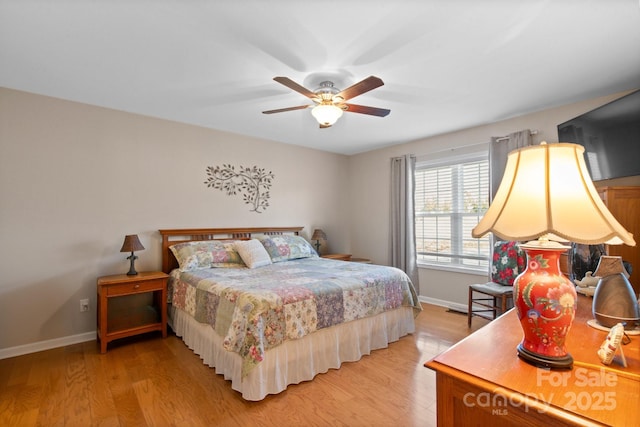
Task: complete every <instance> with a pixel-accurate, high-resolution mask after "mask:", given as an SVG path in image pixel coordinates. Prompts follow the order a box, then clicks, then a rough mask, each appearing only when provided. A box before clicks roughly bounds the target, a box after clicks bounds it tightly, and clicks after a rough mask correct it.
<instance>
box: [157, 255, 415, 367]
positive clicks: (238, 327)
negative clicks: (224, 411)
mask: <svg viewBox="0 0 640 427" xmlns="http://www.w3.org/2000/svg"><path fill="white" fill-rule="evenodd" d="M169 297H170V299H171V303H172V304H173V305H174V306H175V307H177V308H180V309H182V310H183V311H185V312H187V313H188V314H189V315H191V316H193V317H194V318H195V319H196V320H197V321H198V322H201V323H208V324H210V325H211V327H212V328H213V329H214V330H215V331H216V332H217V333H218V334H219V335H220V336H221V337H223V343H224V344H223V345H224V348H225V349H226V350H229V351H234V352H236V353H238V354H239V355H240V356H241V357H242V360H243V369H242V375H243V377H244V376H246V374H248V373H249V372H250V371H251V369H252V368H254V367H255V366H257V364H258V363H260V361H262V359H263V357H264V353H265V351H266V350H268V349H269V348H273V347H275V346H277V345H279V344H281V343H283V342H284V341H285V340H292V339H298V338H302V337H304V336H306V335H308V334H310V333H312V332H314V331H316V330H318V329H322V328H328V327H330V326H334V325H338V324H341V323H345V322H349V321H351V320H355V319H361V318H364V317H367V316H374V315H376V314H379V313H382V312H383V311H389V310H394V309H396V308H399V307H401V306H408V307H412V308H413V309H414V314H415V315H417V314H418V313H419V312H420V310H422V308H421V306H420V303H419V302H418V297H417V294H416V291H415V288H414V286H413V284H412V283H411V281H410V279H409V277H408V276H407V275H406V274H405V273H404V272H403V271H402V270H399V269H397V268H393V267H386V266H379V265H371V264H361V263H355V262H344V261H336V260H331V259H325V258H318V257H314V258H305V259H298V260H292V261H284V262H278V263H274V264H270V265H267V266H264V267H260V268H254V269H249V268H208V269H202V270H192V271H184V272H180V271H178V270H175V271H174V272H172V274H171V278H170V280H169Z"/></svg>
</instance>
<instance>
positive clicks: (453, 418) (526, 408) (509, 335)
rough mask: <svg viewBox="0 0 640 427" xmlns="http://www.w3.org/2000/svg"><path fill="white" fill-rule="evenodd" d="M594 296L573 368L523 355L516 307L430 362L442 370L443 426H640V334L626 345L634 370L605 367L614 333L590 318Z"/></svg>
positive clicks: (578, 328)
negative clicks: (603, 350)
mask: <svg viewBox="0 0 640 427" xmlns="http://www.w3.org/2000/svg"><path fill="white" fill-rule="evenodd" d="M591 302H592V299H591V298H589V297H585V296H582V295H580V296H579V297H578V311H577V313H576V320H575V321H574V323H573V325H572V327H571V330H570V332H569V335H568V337H567V348H568V350H569V353H570V354H571V355H572V356H573V358H574V367H573V369H572V370H565V371H549V370H544V369H538V368H536V367H534V366H532V365H529V364H528V363H526V362H524V361H522V360H520V359H519V358H518V356H517V352H516V347H517V345H518V344H519V343H520V341H521V340H522V337H523V333H522V328H521V327H520V322H519V321H518V316H517V314H516V311H515V309H513V310H511V311H509V312H507V313H506V314H505V315H503V316H502V317H500V318H498V319H496V320H494V321H493V322H491V323H490V324H488V325H487V326H485V327H483V328H482V329H480V330H478V331H477V332H475V333H473V334H472V335H470V336H469V337H467V338H466V339H464V340H462V341H460V342H459V343H458V344H456V345H454V346H453V347H451V348H450V349H449V350H447V351H445V352H444V353H442V354H440V355H438V356H436V357H435V358H434V359H433V360H431V361H429V362H427V363H426V364H425V366H427V367H428V368H430V369H433V370H434V371H436V387H437V417H438V426H441V427H442V426H463V425H464V426H472V425H473V426H484V425H491V426H540V425H553V426H592V425H612V426H617V427H619V426H636V427H637V426H640V410H639V405H640V403H639V402H640V336H638V335H634V336H631V343H629V344H628V345H625V346H624V347H623V348H624V354H625V356H626V360H627V364H628V367H627V368H623V367H622V366H621V365H620V364H618V363H617V361H618V360H620V359H619V356H616V359H615V360H614V362H613V364H611V365H609V366H604V365H602V364H601V363H600V359H599V358H598V355H597V354H596V351H597V350H598V348H599V347H600V345H601V344H602V342H603V341H604V339H605V338H606V336H607V332H604V331H600V330H597V329H594V328H592V327H590V326H588V325H587V324H586V321H587V320H589V319H591V318H592V316H591Z"/></svg>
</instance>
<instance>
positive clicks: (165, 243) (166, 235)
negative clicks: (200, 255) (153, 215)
mask: <svg viewBox="0 0 640 427" xmlns="http://www.w3.org/2000/svg"><path fill="white" fill-rule="evenodd" d="M303 228H304V227H254V228H246V227H245V228H176V229H171V230H158V231H160V234H161V235H162V271H164V272H165V273H167V274H168V273H170V272H171V270H173V269H174V268H178V261H177V260H176V257H175V256H174V255H173V252H171V249H169V247H170V246H171V245H175V244H177V243H184V242H194V241H202V240H249V239H251V238H254V237H256V236H258V235H263V236H264V235H266V236H274V235H279V234H293V235H296V236H297V235H299V233H300V230H302V229H303Z"/></svg>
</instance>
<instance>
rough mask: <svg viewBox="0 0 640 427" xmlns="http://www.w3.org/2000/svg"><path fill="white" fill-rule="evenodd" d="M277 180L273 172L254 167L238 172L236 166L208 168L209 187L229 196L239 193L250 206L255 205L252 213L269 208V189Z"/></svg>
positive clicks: (244, 168)
mask: <svg viewBox="0 0 640 427" xmlns="http://www.w3.org/2000/svg"><path fill="white" fill-rule="evenodd" d="M274 178H275V176H274V175H273V172H271V171H269V172H267V171H266V170H265V169H263V168H259V167H257V166H253V167H251V168H249V167H244V166H240V167H239V168H238V170H237V171H236V169H235V167H234V166H231V165H222V166H216V167H213V166H207V180H206V181H205V182H204V183H205V184H206V185H207V187H209V188H215V189H218V190H220V191H224V192H226V193H227V195H228V196H233V195H236V194H238V193H241V194H242V199H243V200H244V202H245V203H246V204H248V205H253V209H251V212H258V213H261V212H263V211H264V210H265V209H266V208H267V207H268V206H269V202H268V200H269V191H268V190H269V188H271V181H272V180H273V179H274Z"/></svg>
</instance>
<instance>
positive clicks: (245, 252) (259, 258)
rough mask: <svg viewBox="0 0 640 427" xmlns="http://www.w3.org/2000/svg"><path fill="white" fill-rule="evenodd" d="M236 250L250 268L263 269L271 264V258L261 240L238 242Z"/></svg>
mask: <svg viewBox="0 0 640 427" xmlns="http://www.w3.org/2000/svg"><path fill="white" fill-rule="evenodd" d="M234 246H235V249H236V251H238V254H240V258H242V261H244V263H245V264H246V266H247V267H249V268H257V267H263V266H265V265H269V264H271V257H270V256H269V253H268V252H267V250H266V249H265V248H264V246H263V245H262V243H260V241H259V240H256V239H251V240H244V241H237V242H236V243H235V245H234Z"/></svg>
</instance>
